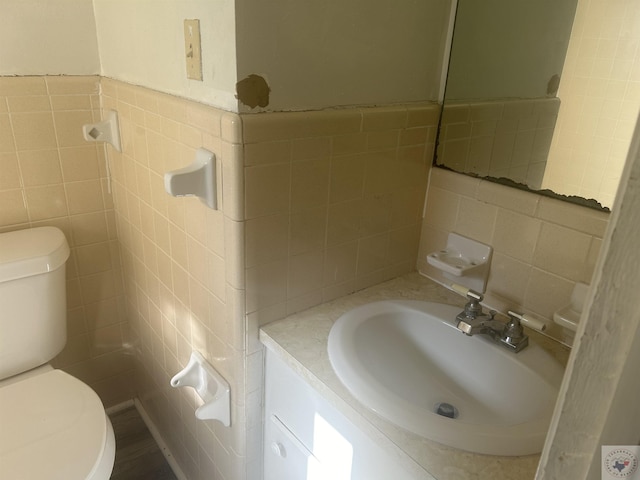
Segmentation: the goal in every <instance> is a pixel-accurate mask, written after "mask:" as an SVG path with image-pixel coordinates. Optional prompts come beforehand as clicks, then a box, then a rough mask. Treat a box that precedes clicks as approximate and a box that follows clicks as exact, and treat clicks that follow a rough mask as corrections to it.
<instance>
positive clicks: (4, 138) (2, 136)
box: [0, 114, 16, 153]
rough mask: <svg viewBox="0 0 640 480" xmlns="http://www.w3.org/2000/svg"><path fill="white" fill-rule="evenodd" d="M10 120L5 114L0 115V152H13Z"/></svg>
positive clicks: (13, 144)
mask: <svg viewBox="0 0 640 480" xmlns="http://www.w3.org/2000/svg"><path fill="white" fill-rule="evenodd" d="M15 150H16V145H15V142H14V140H13V128H12V126H11V118H10V117H9V115H7V114H0V152H11V153H13V152H15Z"/></svg>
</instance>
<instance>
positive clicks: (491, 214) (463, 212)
mask: <svg viewBox="0 0 640 480" xmlns="http://www.w3.org/2000/svg"><path fill="white" fill-rule="evenodd" d="M497 214H498V208H497V207H495V206H493V205H489V204H486V203H482V202H478V201H477V200H472V199H470V198H466V197H462V198H461V199H460V206H459V208H458V217H457V218H456V228H455V230H456V232H457V233H459V234H461V235H464V236H467V237H470V238H473V239H474V240H478V241H479V242H482V243H485V244H490V243H491V240H492V237H493V230H494V226H495V223H496V217H497Z"/></svg>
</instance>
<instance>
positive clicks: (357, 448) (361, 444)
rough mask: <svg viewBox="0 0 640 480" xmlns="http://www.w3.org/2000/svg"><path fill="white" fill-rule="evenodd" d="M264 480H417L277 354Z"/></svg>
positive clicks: (271, 372)
mask: <svg viewBox="0 0 640 480" xmlns="http://www.w3.org/2000/svg"><path fill="white" fill-rule="evenodd" d="M266 352H267V353H266V366H265V412H264V480H389V479H391V478H392V479H393V480H414V479H415V478H416V477H414V476H412V475H411V474H410V473H408V472H407V471H406V470H405V469H404V468H403V467H401V466H400V465H399V463H398V462H397V461H396V460H395V459H394V458H393V457H392V455H391V454H390V453H389V452H386V451H385V450H383V449H382V448H381V447H380V446H378V445H377V444H376V442H375V440H374V439H372V438H370V437H369V436H367V435H365V434H364V433H363V432H362V431H360V430H359V429H358V428H357V427H355V426H354V425H353V424H352V423H351V422H350V421H349V420H347V419H346V418H345V417H344V416H343V415H342V414H341V413H340V412H339V411H338V410H337V409H336V408H335V407H334V406H332V405H331V404H330V403H329V402H328V401H327V400H326V399H325V398H324V397H322V396H321V395H320V394H319V393H318V392H317V391H316V390H315V389H314V388H312V387H311V386H310V385H309V384H308V383H307V382H305V380H304V379H303V378H302V377H301V376H300V375H299V374H298V373H297V372H294V370H293V369H292V368H291V367H289V366H288V365H287V364H286V363H285V362H284V361H283V360H282V359H281V358H280V357H278V355H277V354H276V353H274V352H273V351H271V350H269V349H267V350H266Z"/></svg>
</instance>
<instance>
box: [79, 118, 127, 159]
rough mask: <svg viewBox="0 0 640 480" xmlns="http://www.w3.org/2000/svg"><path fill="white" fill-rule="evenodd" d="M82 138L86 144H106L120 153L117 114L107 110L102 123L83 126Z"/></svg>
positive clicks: (120, 145)
mask: <svg viewBox="0 0 640 480" xmlns="http://www.w3.org/2000/svg"><path fill="white" fill-rule="evenodd" d="M82 136H83V137H84V139H85V140H86V141H87V142H106V143H109V144H111V146H113V148H115V149H116V150H117V151H119V152H121V151H122V143H121V142H120V126H119V124H118V113H117V112H116V111H114V110H108V111H107V112H106V113H105V116H104V120H103V121H102V122H99V123H89V124H87V125H83V126H82Z"/></svg>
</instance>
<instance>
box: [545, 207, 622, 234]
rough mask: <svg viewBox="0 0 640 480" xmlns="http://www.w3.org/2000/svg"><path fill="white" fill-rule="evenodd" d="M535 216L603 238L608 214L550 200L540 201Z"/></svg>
mask: <svg viewBox="0 0 640 480" xmlns="http://www.w3.org/2000/svg"><path fill="white" fill-rule="evenodd" d="M537 216H538V217H539V218H541V219H543V220H546V221H549V222H553V223H557V224H559V225H564V226H566V227H569V228H573V229H575V230H578V231H580V232H584V233H589V234H591V235H595V236H597V237H600V238H602V237H603V236H604V233H605V231H606V228H607V224H608V221H609V214H608V213H606V212H600V211H597V210H592V209H589V208H585V207H580V206H578V205H574V204H571V203H567V202H561V201H559V200H555V199H550V198H542V199H541V200H540V206H539V208H538V212H537Z"/></svg>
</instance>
